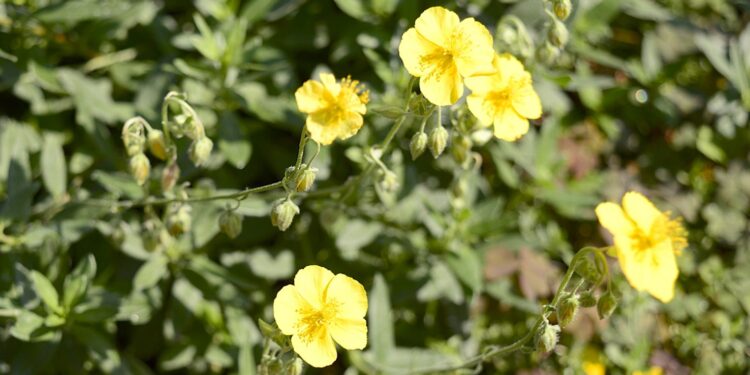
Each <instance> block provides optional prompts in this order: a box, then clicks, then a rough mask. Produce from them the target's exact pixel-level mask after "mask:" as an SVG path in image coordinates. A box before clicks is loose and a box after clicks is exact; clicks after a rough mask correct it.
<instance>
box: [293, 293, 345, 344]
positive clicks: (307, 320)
mask: <svg viewBox="0 0 750 375" xmlns="http://www.w3.org/2000/svg"><path fill="white" fill-rule="evenodd" d="M338 310H339V307H338V303H336V302H328V303H326V304H325V305H323V306H322V307H321V308H320V309H310V310H308V311H304V312H302V314H301V315H302V318H301V319H300V320H299V321H298V322H297V327H298V332H299V333H298V336H299V338H300V339H301V340H302V341H303V342H311V341H312V340H314V339H316V338H319V337H321V336H323V335H325V334H326V332H327V329H328V325H329V324H330V323H331V322H332V321H333V319H334V318H335V317H336V315H337V313H338Z"/></svg>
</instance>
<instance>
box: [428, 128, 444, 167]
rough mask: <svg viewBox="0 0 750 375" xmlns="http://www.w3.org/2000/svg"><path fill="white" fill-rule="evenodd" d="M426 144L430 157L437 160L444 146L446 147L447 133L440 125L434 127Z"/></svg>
mask: <svg viewBox="0 0 750 375" xmlns="http://www.w3.org/2000/svg"><path fill="white" fill-rule="evenodd" d="M428 143H429V146H430V152H431V153H432V156H433V157H434V158H435V159H437V157H438V156H440V154H442V153H443V151H445V146H447V145H448V131H447V130H445V128H444V127H443V126H442V125H438V126H436V127H435V128H434V129H432V131H430V136H429V139H428Z"/></svg>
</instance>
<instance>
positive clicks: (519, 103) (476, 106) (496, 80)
mask: <svg viewBox="0 0 750 375" xmlns="http://www.w3.org/2000/svg"><path fill="white" fill-rule="evenodd" d="M492 65H493V67H494V69H495V71H494V73H492V74H489V75H478V76H474V77H469V78H467V79H466V86H468V87H469V89H470V90H471V95H469V97H468V98H467V99H466V102H467V104H468V106H469V110H470V111H471V113H473V114H474V116H476V117H477V119H479V122H480V123H481V124H482V125H485V126H489V125H493V124H494V127H495V131H494V133H495V137H497V138H500V139H503V140H506V141H515V140H517V139H519V138H521V136H523V135H524V134H526V133H527V132H528V131H529V119H538V118H539V117H541V115H542V102H541V100H540V99H539V95H537V93H536V91H534V87H533V86H532V85H531V74H529V72H527V71H526V70H525V69H524V66H523V64H522V63H521V62H520V61H518V59H516V58H515V57H513V56H512V55H510V54H507V53H506V54H502V55H495V59H494V60H493V62H492Z"/></svg>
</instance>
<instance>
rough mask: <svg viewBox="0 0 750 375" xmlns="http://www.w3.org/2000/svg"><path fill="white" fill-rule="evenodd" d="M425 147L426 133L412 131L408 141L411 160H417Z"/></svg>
mask: <svg viewBox="0 0 750 375" xmlns="http://www.w3.org/2000/svg"><path fill="white" fill-rule="evenodd" d="M425 147H427V134H425V132H423V131H419V132H417V133H414V136H412V137H411V142H409V151H410V152H411V160H417V158H418V157H419V155H422V153H423V152H424V149H425Z"/></svg>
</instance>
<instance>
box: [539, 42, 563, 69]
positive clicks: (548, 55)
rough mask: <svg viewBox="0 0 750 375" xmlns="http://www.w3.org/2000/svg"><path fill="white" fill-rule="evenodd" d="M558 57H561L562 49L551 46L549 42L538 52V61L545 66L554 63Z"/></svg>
mask: <svg viewBox="0 0 750 375" xmlns="http://www.w3.org/2000/svg"><path fill="white" fill-rule="evenodd" d="M558 56H560V49H559V48H557V47H555V46H553V45H552V44H550V42H549V41H547V42H545V43H544V44H543V45H542V46H540V47H539V49H537V50H536V57H537V59H538V60H539V61H541V62H542V63H544V64H548V65H549V64H552V63H554V62H555V60H557V57H558Z"/></svg>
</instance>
